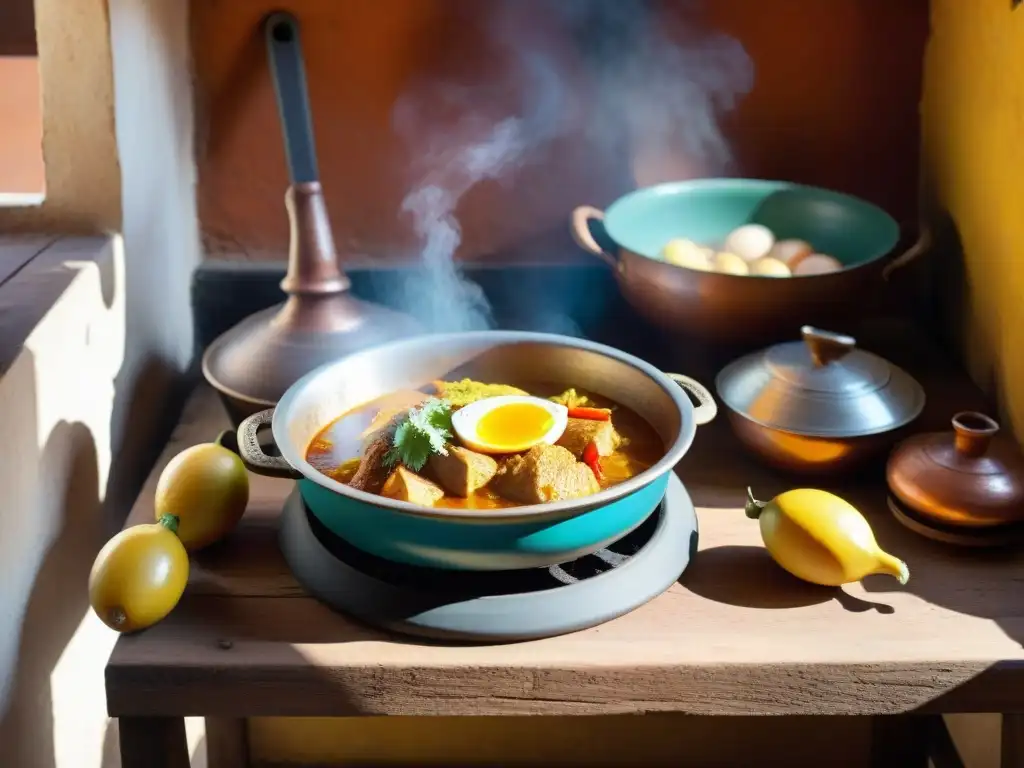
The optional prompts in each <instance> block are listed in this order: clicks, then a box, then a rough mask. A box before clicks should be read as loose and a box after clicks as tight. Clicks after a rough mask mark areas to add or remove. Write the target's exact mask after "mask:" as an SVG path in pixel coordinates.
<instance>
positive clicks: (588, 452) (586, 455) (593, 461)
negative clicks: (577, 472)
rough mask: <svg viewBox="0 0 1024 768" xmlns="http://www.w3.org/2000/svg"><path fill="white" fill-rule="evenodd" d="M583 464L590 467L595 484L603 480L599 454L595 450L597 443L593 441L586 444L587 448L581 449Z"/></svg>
mask: <svg viewBox="0 0 1024 768" xmlns="http://www.w3.org/2000/svg"><path fill="white" fill-rule="evenodd" d="M583 463H584V464H586V465H587V466H588V467H590V471H591V472H593V473H594V477H596V478H597V482H601V481H602V480H603V479H604V473H603V472H602V471H601V454H600V452H598V450H597V443H595V442H594V441H593V440H591V441H590V442H589V443H587V447H586V448H584V449H583Z"/></svg>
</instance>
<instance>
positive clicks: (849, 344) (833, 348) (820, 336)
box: [800, 325, 857, 368]
mask: <svg viewBox="0 0 1024 768" xmlns="http://www.w3.org/2000/svg"><path fill="white" fill-rule="evenodd" d="M800 335H801V336H802V337H803V340H804V344H806V345H807V349H808V350H809V351H810V353H811V361H812V362H813V363H814V367H815V368H823V367H824V366H826V365H828V364H829V363H832V362H835V361H836V360H839V359H840V358H843V357H845V356H846V355H848V354H849V353H850V352H852V351H853V349H854V348H855V347H856V346H857V341H856V340H855V339H854V338H853V337H852V336H846V335H844V334H841V333H832V332H831V331H823V330H821V329H819V328H814V327H813V326H810V325H805V326H804V327H803V328H801V329H800Z"/></svg>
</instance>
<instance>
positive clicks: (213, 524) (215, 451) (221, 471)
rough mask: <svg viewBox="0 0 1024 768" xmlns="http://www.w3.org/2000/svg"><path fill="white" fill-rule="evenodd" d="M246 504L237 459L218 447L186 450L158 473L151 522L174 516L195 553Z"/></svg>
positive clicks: (245, 481)
mask: <svg viewBox="0 0 1024 768" xmlns="http://www.w3.org/2000/svg"><path fill="white" fill-rule="evenodd" d="M248 503H249V474H248V472H246V469H245V465H244V464H243V463H242V460H241V459H240V458H238V455H237V454H235V453H234V452H233V451H230V450H228V449H227V448H225V447H223V446H221V445H218V444H217V443H201V444H199V445H193V446H192V447H191V448H186V449H185V450H183V451H182V452H181V453H179V454H178V455H177V456H175V457H174V458H173V459H171V461H170V463H169V464H168V465H167V467H166V468H165V469H164V471H163V472H161V473H160V480H159V481H158V482H157V486H156V499H155V503H154V508H155V512H156V519H157V520H159V519H161V518H162V517H163V516H164V515H174V516H175V517H177V518H178V521H179V522H178V538H179V539H181V542H182V544H184V545H185V549H187V550H188V551H189V552H194V551H196V550H197V549H202V548H203V547H206V546H209V545H210V544H213V543H214V542H215V541H219V540H220V539H223V538H224V537H225V536H227V535H228V534H229V533H230V532H231V531H232V529H234V527H235V526H236V525H237V524H238V521H239V520H240V519H241V517H242V513H244V512H245V506H246V504H248Z"/></svg>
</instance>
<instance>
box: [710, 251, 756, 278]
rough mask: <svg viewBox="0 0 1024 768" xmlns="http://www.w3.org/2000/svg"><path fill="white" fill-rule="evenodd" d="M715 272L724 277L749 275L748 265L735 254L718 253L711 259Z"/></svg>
mask: <svg viewBox="0 0 1024 768" xmlns="http://www.w3.org/2000/svg"><path fill="white" fill-rule="evenodd" d="M712 265H713V267H714V270H715V272H721V273H722V274H725V275H749V274H750V265H749V264H747V262H745V261H744V260H743V259H741V258H740V257H739V256H737V255H736V254H735V253H729V252H728V251H719V252H718V253H716V254H715V256H714V258H713V259H712Z"/></svg>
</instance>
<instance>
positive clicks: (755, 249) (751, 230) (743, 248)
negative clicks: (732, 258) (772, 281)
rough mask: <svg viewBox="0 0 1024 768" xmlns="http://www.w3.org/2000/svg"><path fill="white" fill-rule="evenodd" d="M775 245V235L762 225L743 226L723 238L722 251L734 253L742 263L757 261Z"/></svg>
mask: <svg viewBox="0 0 1024 768" xmlns="http://www.w3.org/2000/svg"><path fill="white" fill-rule="evenodd" d="M773 245H775V235H773V234H772V231H771V230H770V229H768V227H766V226H764V225H762V224H744V225H743V226H742V227H737V228H736V229H734V230H733V231H732V232H730V233H729V236H728V237H726V238H725V243H724V244H723V246H722V250H723V251H728V252H729V253H735V254H736V255H737V256H739V257H740V258H741V259H743V260H744V261H757V260H758V259H760V258H761V257H762V256H767V255H768V252H769V251H770V250H771V249H772V246H773Z"/></svg>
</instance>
